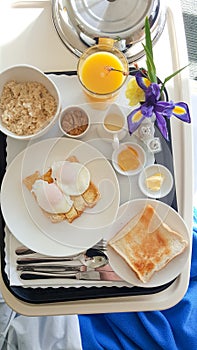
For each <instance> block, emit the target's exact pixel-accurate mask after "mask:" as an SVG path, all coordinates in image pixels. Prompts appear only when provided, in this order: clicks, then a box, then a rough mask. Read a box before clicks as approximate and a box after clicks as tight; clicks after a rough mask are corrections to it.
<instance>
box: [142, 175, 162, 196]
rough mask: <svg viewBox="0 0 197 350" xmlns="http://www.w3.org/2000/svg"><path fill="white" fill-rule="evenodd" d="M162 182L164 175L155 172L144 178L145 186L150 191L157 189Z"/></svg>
mask: <svg viewBox="0 0 197 350" xmlns="http://www.w3.org/2000/svg"><path fill="white" fill-rule="evenodd" d="M163 182H164V175H163V174H161V173H155V174H153V175H151V176H149V177H147V178H146V180H145V183H146V187H147V188H148V189H149V190H151V191H155V192H156V191H159V190H160V189H161V187H162V185H163Z"/></svg>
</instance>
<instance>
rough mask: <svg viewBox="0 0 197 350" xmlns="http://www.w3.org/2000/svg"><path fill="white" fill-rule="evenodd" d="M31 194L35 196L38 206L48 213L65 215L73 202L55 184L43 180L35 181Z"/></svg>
mask: <svg viewBox="0 0 197 350" xmlns="http://www.w3.org/2000/svg"><path fill="white" fill-rule="evenodd" d="M32 192H33V193H34V194H35V196H36V200H37V202H38V205H39V206H40V207H41V208H42V209H44V210H45V211H46V212H48V213H53V214H60V213H67V212H68V211H69V210H70V209H71V207H72V205H73V201H72V200H71V199H70V197H69V196H67V195H65V194H64V193H62V191H61V190H60V189H59V188H58V186H57V185H56V184H55V183H50V184H49V183H48V182H47V181H44V180H36V181H35V183H34V184H33V186H32Z"/></svg>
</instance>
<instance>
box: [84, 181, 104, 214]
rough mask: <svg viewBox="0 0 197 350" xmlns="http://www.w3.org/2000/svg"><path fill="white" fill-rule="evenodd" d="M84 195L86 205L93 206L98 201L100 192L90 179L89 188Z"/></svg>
mask: <svg viewBox="0 0 197 350" xmlns="http://www.w3.org/2000/svg"><path fill="white" fill-rule="evenodd" d="M82 197H83V199H84V201H85V203H86V206H87V207H89V208H92V207H94V206H95V204H96V203H97V202H98V200H99V198H100V193H99V190H98V188H97V187H96V186H95V184H94V183H93V182H92V181H90V185H89V187H88V189H87V190H86V191H85V192H84V193H83V194H82Z"/></svg>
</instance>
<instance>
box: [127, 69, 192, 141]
mask: <svg viewBox="0 0 197 350" xmlns="http://www.w3.org/2000/svg"><path fill="white" fill-rule="evenodd" d="M136 81H137V83H138V85H139V86H140V87H141V88H142V89H143V90H144V92H145V102H143V103H142V104H141V106H140V107H138V108H136V109H134V110H133V111H132V112H131V113H130V114H129V115H128V117H127V122H128V129H129V133H130V134H132V133H133V132H134V131H135V130H137V128H138V127H139V125H140V124H141V122H142V121H143V120H144V119H145V118H150V117H152V116H153V115H155V117H156V123H157V126H158V128H159V130H160V131H161V133H162V135H163V136H164V138H165V139H166V140H169V136H168V129H167V124H166V118H167V119H169V118H170V117H171V116H172V115H173V116H175V117H177V118H179V119H180V120H182V121H184V122H186V123H190V122H191V119H190V113H189V108H188V105H187V104H186V103H184V102H178V103H174V102H173V101H169V102H167V101H160V86H159V85H158V84H156V83H151V84H150V85H149V86H147V85H146V84H145V80H144V76H143V75H142V73H141V72H138V73H137V74H136Z"/></svg>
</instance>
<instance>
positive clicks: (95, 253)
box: [17, 248, 109, 272]
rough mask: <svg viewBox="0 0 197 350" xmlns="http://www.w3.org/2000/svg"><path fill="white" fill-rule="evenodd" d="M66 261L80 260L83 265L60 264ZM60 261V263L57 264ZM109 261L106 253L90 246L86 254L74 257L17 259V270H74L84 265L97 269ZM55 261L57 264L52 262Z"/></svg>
mask: <svg viewBox="0 0 197 350" xmlns="http://www.w3.org/2000/svg"><path fill="white" fill-rule="evenodd" d="M62 261H66V262H72V261H79V262H80V263H81V265H77V266H74V265H70V264H60V262H62ZM58 262H59V264H57V263H58ZM108 262H109V259H108V257H107V255H106V254H105V253H103V252H102V251H100V250H98V249H93V248H90V249H88V250H87V251H86V253H84V254H80V255H78V256H77V257H74V258H64V259H61V260H60V259H59V258H57V259H56V260H55V258H52V259H50V258H42V259H36V258H26V259H23V260H22V259H17V264H18V266H17V270H18V271H38V270H39V271H46V270H47V271H49V270H50V271H54V270H55V271H56V272H58V271H62V270H66V271H69V270H71V271H73V269H77V268H81V267H82V266H86V267H89V268H91V269H96V268H98V267H102V266H105V265H107V264H108ZM51 263H55V264H53V265H52V264H51Z"/></svg>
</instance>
